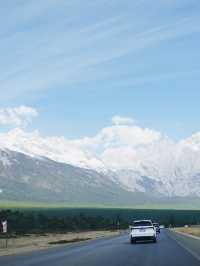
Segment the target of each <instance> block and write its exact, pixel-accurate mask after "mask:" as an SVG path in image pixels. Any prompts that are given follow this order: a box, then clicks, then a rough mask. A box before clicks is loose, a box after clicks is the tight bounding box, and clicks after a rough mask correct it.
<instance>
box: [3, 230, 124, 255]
mask: <svg viewBox="0 0 200 266" xmlns="http://www.w3.org/2000/svg"><path fill="white" fill-rule="evenodd" d="M117 235H119V231H88V232H78V233H75V232H72V233H66V234H45V235H27V236H21V237H13V238H10V239H8V247H7V248H5V243H6V242H5V241H6V239H0V256H4V255H15V254H20V253H26V252H31V251H36V250H43V249H48V248H50V247H55V246H58V245H64V244H65V245H66V244H70V243H75V242H82V241H86V240H92V239H97V238H101V237H109V236H117Z"/></svg>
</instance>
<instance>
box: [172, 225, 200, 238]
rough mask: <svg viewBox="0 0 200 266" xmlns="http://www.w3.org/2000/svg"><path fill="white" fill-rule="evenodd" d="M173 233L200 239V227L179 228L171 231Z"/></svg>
mask: <svg viewBox="0 0 200 266" xmlns="http://www.w3.org/2000/svg"><path fill="white" fill-rule="evenodd" d="M173 230H174V231H175V232H178V233H184V234H188V235H191V236H195V237H200V226H196V227H179V228H175V229H173Z"/></svg>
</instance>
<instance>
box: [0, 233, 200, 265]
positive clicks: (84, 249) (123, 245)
mask: <svg viewBox="0 0 200 266" xmlns="http://www.w3.org/2000/svg"><path fill="white" fill-rule="evenodd" d="M0 265H1V266H25V265H26V266H107V265H108V266H141V265H142V266H199V265H200V261H199V260H198V259H197V258H195V256H193V255H192V254H191V253H190V252H188V251H187V250H186V249H184V248H183V247H182V246H181V245H179V244H178V243H177V242H176V240H174V239H173V238H171V236H170V235H169V233H168V232H167V231H165V230H164V231H162V233H161V234H160V236H159V239H158V242H157V243H156V244H154V243H139V244H136V245H131V244H130V243H129V239H128V235H127V234H126V235H121V236H118V237H113V238H109V239H97V240H94V241H89V242H84V243H83V242H82V243H76V244H72V245H69V246H62V247H56V248H53V249H49V250H45V251H39V252H33V253H31V254H26V255H17V256H7V257H6V256H5V257H0Z"/></svg>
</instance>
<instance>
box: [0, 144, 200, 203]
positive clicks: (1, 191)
mask: <svg viewBox="0 0 200 266" xmlns="http://www.w3.org/2000/svg"><path fill="white" fill-rule="evenodd" d="M193 181H194V182H196V183H195V184H196V185H195V184H194V183H192V182H193ZM188 184H190V186H191V191H192V193H191V194H187V195H177V194H176V191H177V190H175V189H173V186H174V185H175V184H173V183H172V184H171V186H170V188H169V185H168V186H167V187H165V186H166V183H164V182H161V181H160V180H156V179H153V178H151V177H146V176H142V175H140V173H138V172H135V171H132V170H130V169H126V170H120V171H106V172H101V171H95V170H93V169H85V168H80V167H76V166H72V165H69V164H65V163H60V162H56V161H53V160H50V159H48V158H45V157H39V156H38V157H36V156H29V155H27V154H24V153H20V152H16V151H11V150H8V149H2V150H0V199H1V200H12V201H13V200H16V201H34V202H36V201H38V202H48V203H56V202H60V203H62V202H63V203H68V204H91V203H92V204H102V205H116V206H117V205H120V206H122V205H124V206H130V205H132V204H133V205H140V204H149V203H152V204H157V203H162V202H163V203H173V202H180V200H183V201H184V200H187V198H188V199H190V200H191V198H195V199H197V200H198V199H199V190H198V188H199V187H200V183H199V177H196V178H195V177H194V179H192V180H191V182H190V183H187V185H188ZM185 185H186V183H183V186H185ZM169 189H172V192H171V193H168V190H169ZM180 189H181V186H180ZM195 192H196V194H195ZM180 196H182V197H180Z"/></svg>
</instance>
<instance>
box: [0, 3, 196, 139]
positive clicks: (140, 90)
mask: <svg viewBox="0 0 200 266" xmlns="http://www.w3.org/2000/svg"><path fill="white" fill-rule="evenodd" d="M0 23H1V25H3V27H1V28H0V56H1V60H0V90H1V97H0V105H1V108H7V107H16V106H20V105H26V106H32V107H33V108H35V109H37V111H38V112H39V114H40V115H39V116H38V117H37V118H36V119H35V120H34V122H33V124H31V125H30V126H29V128H28V129H29V130H32V129H33V128H38V129H39V130H40V132H41V133H42V134H45V135H63V136H66V137H68V138H75V137H80V136H86V135H87V136H91V135H94V134H95V133H96V132H97V131H98V130H99V129H101V128H103V127H105V126H106V125H109V124H110V121H111V118H112V117H113V116H114V115H121V116H125V117H132V118H134V119H136V120H137V121H139V123H140V125H141V126H144V127H149V128H154V129H156V130H158V131H161V132H163V133H164V134H166V135H168V136H170V137H172V138H174V139H181V138H185V137H187V136H190V135H191V134H192V133H194V132H197V131H200V123H199V114H200V111H199V99H200V86H199V85H200V51H199V47H200V2H199V1H198V0H159V1H154V2H153V1H148V0H135V1H132V0H123V1H122V0H113V1H104V0H93V1H89V0H86V1H82V0H73V1H70V0H69V1H65V0H45V1H37V0H34V1H31V0H30V1H27V0H15V1H13V0H7V1H3V2H1V3H0ZM1 128H2V130H4V127H3V126H2V127H1Z"/></svg>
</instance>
